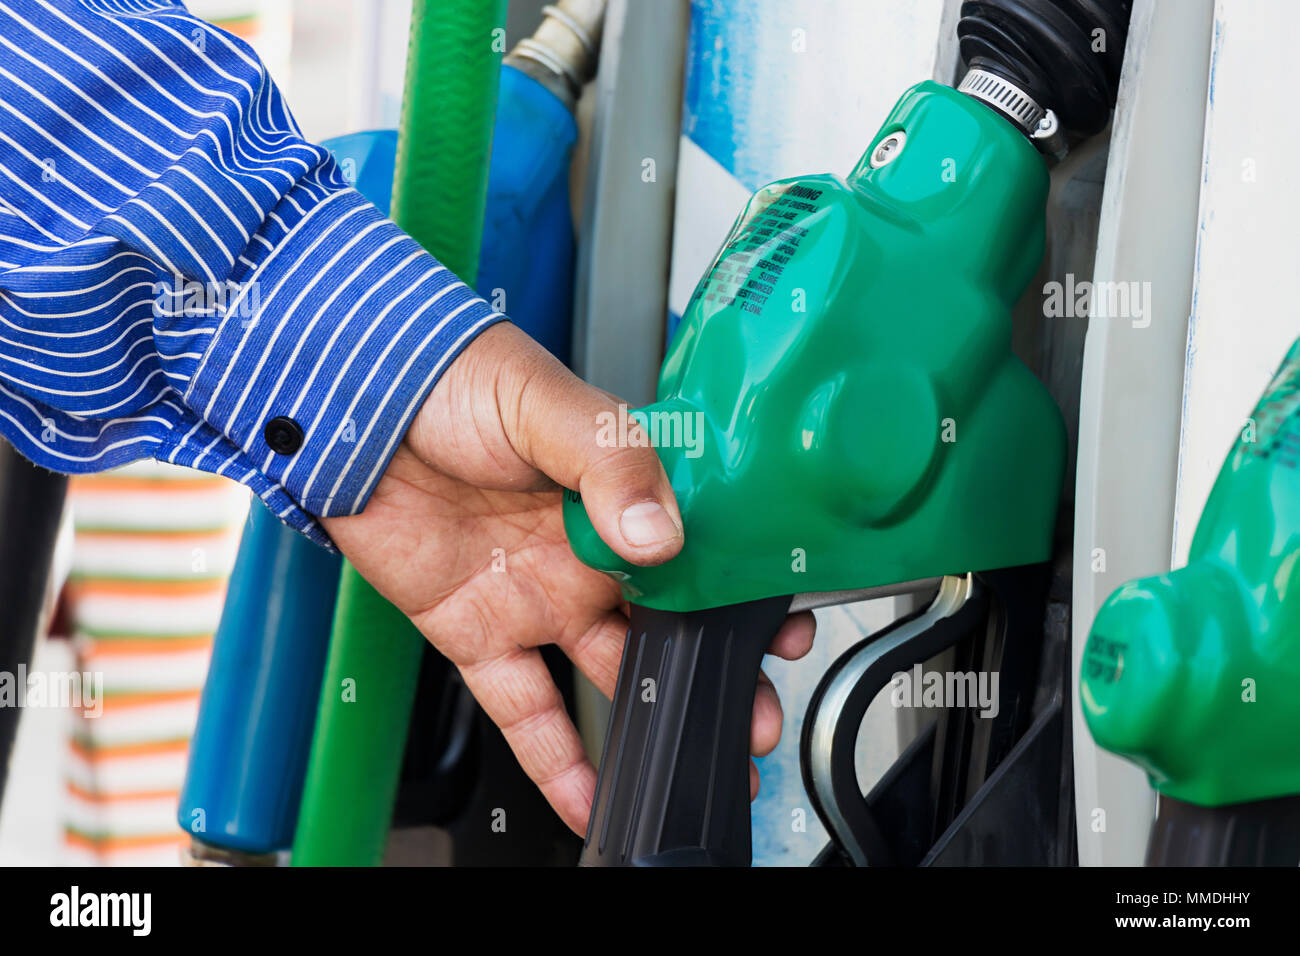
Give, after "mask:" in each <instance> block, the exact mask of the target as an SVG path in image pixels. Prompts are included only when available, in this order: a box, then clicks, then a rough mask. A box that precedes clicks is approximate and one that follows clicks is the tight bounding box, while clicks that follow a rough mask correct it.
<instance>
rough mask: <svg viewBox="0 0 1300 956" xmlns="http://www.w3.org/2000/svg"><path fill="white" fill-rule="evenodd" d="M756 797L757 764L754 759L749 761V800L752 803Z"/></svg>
mask: <svg viewBox="0 0 1300 956" xmlns="http://www.w3.org/2000/svg"><path fill="white" fill-rule="evenodd" d="M757 799H758V764H756V763H754V761H752V760H751V761H750V762H749V801H750V803H753V802H754V801H755V800H757Z"/></svg>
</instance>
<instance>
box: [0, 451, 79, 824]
mask: <svg viewBox="0 0 1300 956" xmlns="http://www.w3.org/2000/svg"><path fill="white" fill-rule="evenodd" d="M67 484H68V479H67V478H65V477H64V476H63V475H56V474H54V473H53V472H49V471H46V470H45V469H44V468H38V467H36V466H35V465H33V464H32V463H31V462H29V461H28V460H27V459H25V458H23V457H21V456H20V455H19V454H18V452H16V451H14V450H13V448H12V447H11V446H10V445H9V444H8V443H7V442H5V441H4V440H3V439H0V673H7V674H9V675H13V674H16V673H18V671H19V669H20V667H21V668H26V667H28V666H30V665H31V662H32V650H33V648H34V647H35V645H36V637H37V634H36V630H37V627H38V626H39V624H40V620H41V608H42V605H43V604H44V603H45V591H46V588H47V586H48V582H49V576H50V565H51V563H52V562H53V559H54V545H55V542H56V541H57V539H58V535H59V520H60V518H61V516H62V515H63V496H64V491H65V489H66V488H67ZM21 713H22V709H21V708H20V707H17V706H11V707H4V706H0V800H3V798H4V787H5V779H6V777H7V776H8V771H9V757H10V753H11V751H12V750H13V744H14V738H15V737H16V736H17V734H18V718H19V716H20V715H21Z"/></svg>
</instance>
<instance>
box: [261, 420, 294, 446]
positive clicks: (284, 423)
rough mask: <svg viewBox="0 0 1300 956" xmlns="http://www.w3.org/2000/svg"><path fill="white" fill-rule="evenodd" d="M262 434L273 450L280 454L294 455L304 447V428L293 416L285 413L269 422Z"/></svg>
mask: <svg viewBox="0 0 1300 956" xmlns="http://www.w3.org/2000/svg"><path fill="white" fill-rule="evenodd" d="M262 435H263V437H264V438H266V443H267V445H269V446H270V448H271V451H273V452H275V453H276V454H278V455H292V454H293V453H294V452H296V451H297V450H298V449H299V448H301V447H302V428H300V427H299V425H298V423H297V422H295V421H294V420H293V419H292V418H285V417H284V416H283V415H280V416H278V417H277V418H272V419H271V420H270V421H269V422H267V423H266V428H264V429H262Z"/></svg>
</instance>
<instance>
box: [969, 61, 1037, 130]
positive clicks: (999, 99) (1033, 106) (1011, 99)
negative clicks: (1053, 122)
mask: <svg viewBox="0 0 1300 956" xmlns="http://www.w3.org/2000/svg"><path fill="white" fill-rule="evenodd" d="M957 91H958V92H959V93H965V94H966V95H967V96H970V97H972V98H974V99H977V100H980V101H981V102H984V103H987V104H988V105H989V106H991V107H993V108H994V109H995V110H997V111H998V112H999V113H1002V114H1003V115H1005V116H1007V117H1009V118H1010V119H1011V120H1012V121H1014V122H1015V124H1016V125H1017V126H1019V127H1020V128H1021V130H1022V131H1023V132H1024V134H1025V135H1026V136H1033V135H1034V134H1035V133H1036V132H1037V131H1038V128H1039V124H1040V123H1041V122H1042V121H1043V120H1044V119H1045V118H1046V117H1047V115H1048V111H1047V110H1046V109H1045V108H1044V107H1042V106H1039V105H1038V103H1037V102H1036V101H1035V100H1034V98H1033V97H1032V96H1030V95H1029V94H1028V93H1026V92H1025V91H1024V90H1022V89H1020V87H1018V86H1016V85H1015V84H1014V83H1011V82H1010V81H1008V80H1006V79H1004V78H1003V77H1000V76H998V75H997V74H996V73H989V72H987V71H985V70H971V71H970V72H969V73H967V74H966V76H965V77H964V78H963V79H962V81H961V85H960V86H958V87H957Z"/></svg>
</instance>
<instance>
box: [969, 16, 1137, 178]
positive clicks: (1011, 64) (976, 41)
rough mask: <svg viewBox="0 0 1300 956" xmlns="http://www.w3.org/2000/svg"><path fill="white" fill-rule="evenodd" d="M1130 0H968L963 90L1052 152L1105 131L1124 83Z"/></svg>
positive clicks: (1057, 151) (1055, 153)
mask: <svg viewBox="0 0 1300 956" xmlns="http://www.w3.org/2000/svg"><path fill="white" fill-rule="evenodd" d="M1130 6H1131V4H1130V0H966V2H965V3H963V4H962V6H961V20H960V21H959V22H958V24H957V37H958V40H959V42H960V46H961V56H962V61H963V62H964V63H965V64H966V65H967V67H968V68H969V72H968V73H967V74H966V76H965V78H964V79H963V80H962V82H961V85H960V86H959V87H958V89H959V90H960V91H961V92H963V93H966V94H967V95H969V96H971V97H974V98H975V99H978V100H980V101H981V102H983V103H985V104H987V105H988V106H989V107H991V108H992V109H994V110H995V111H997V112H998V113H999V114H1001V115H1002V116H1004V117H1005V118H1006V119H1008V120H1010V121H1011V122H1012V123H1014V124H1015V125H1016V126H1017V127H1018V128H1019V129H1020V130H1021V131H1022V132H1024V134H1025V135H1026V136H1028V137H1030V138H1031V139H1032V140H1034V142H1035V145H1037V146H1039V148H1040V149H1042V150H1043V151H1044V152H1046V153H1048V154H1049V155H1058V156H1059V155H1063V154H1064V151H1065V146H1066V141H1067V137H1075V138H1084V137H1087V136H1092V135H1093V134H1094V133H1097V132H1100V131H1101V129H1102V128H1103V127H1105V125H1106V123H1107V121H1108V120H1109V118H1110V111H1111V109H1112V107H1114V105H1115V97H1116V94H1117V92H1118V88H1119V74H1120V67H1121V66H1122V64H1123V61H1124V44H1125V42H1126V41H1127V39H1128V21H1129V8H1130Z"/></svg>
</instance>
